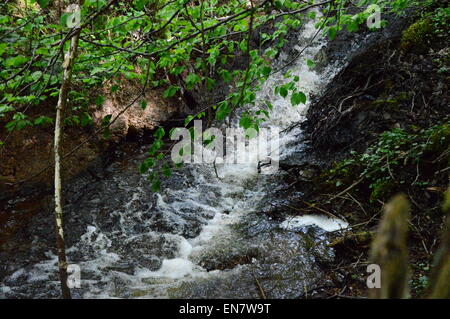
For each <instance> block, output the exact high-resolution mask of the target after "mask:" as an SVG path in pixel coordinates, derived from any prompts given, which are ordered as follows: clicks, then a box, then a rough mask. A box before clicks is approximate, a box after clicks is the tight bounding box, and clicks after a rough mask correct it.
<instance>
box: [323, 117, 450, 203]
mask: <svg viewBox="0 0 450 319" xmlns="http://www.w3.org/2000/svg"><path fill="white" fill-rule="evenodd" d="M449 148H450V122H447V123H445V124H442V125H436V126H433V127H431V128H428V129H422V130H420V131H418V132H416V133H408V132H406V131H405V130H403V129H392V130H390V131H386V132H384V133H382V134H381V135H380V136H379V138H378V141H377V142H376V143H374V144H373V145H371V146H370V147H369V148H368V149H367V150H366V151H365V152H364V153H363V154H357V153H355V152H352V155H353V156H352V157H351V158H349V159H346V160H344V161H342V162H340V163H337V164H336V165H335V166H334V167H333V169H331V170H330V171H329V172H328V173H329V174H330V175H331V176H334V180H335V186H337V187H346V186H348V184H349V183H352V182H353V181H354V179H355V178H364V179H366V180H367V181H368V184H369V189H370V192H371V196H370V199H371V201H372V202H375V201H377V200H385V199H387V198H389V197H390V196H391V195H392V194H393V192H394V191H398V188H399V187H400V186H401V185H402V184H405V183H407V182H411V183H413V184H415V185H416V186H417V187H426V186H427V185H428V183H427V182H426V181H420V180H419V179H416V178H415V177H414V178H413V179H412V180H408V179H406V178H405V176H402V175H397V174H398V173H397V172H401V171H402V168H404V167H412V168H414V169H415V168H416V167H417V165H420V164H422V163H423V161H424V160H425V159H426V158H427V156H429V155H430V154H434V155H435V156H438V155H441V154H443V153H444V152H445V151H446V150H448V149H449ZM413 176H415V175H413ZM327 178H331V177H330V176H328V177H327Z"/></svg>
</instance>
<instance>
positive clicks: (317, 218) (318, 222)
mask: <svg viewBox="0 0 450 319" xmlns="http://www.w3.org/2000/svg"><path fill="white" fill-rule="evenodd" d="M313 225H314V226H317V227H319V228H321V229H323V230H325V231H327V232H331V231H336V230H339V229H344V228H347V227H348V223H347V222H345V221H343V220H341V219H338V218H331V217H327V216H322V215H305V216H297V217H294V218H290V219H286V220H285V221H284V222H282V223H281V224H280V227H281V228H283V229H287V230H293V229H295V228H299V227H304V226H313Z"/></svg>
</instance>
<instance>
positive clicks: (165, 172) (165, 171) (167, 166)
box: [161, 163, 172, 177]
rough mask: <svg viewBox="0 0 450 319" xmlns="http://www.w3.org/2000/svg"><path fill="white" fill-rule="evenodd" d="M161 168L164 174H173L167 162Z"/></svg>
mask: <svg viewBox="0 0 450 319" xmlns="http://www.w3.org/2000/svg"><path fill="white" fill-rule="evenodd" d="M161 170H162V173H163V175H164V176H166V177H169V176H170V175H172V170H171V169H170V166H169V164H167V163H164V165H163V166H162V168H161Z"/></svg>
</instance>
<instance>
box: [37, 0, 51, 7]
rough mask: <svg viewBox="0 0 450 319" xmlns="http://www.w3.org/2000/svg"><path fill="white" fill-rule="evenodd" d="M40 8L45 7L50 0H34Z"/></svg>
mask: <svg viewBox="0 0 450 319" xmlns="http://www.w3.org/2000/svg"><path fill="white" fill-rule="evenodd" d="M36 2H37V3H38V4H39V6H40V7H41V8H43V9H44V8H46V7H47V6H48V4H49V2H50V0H36Z"/></svg>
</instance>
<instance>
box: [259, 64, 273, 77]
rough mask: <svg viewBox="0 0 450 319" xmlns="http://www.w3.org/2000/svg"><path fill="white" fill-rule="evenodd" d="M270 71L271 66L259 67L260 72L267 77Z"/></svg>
mask: <svg viewBox="0 0 450 319" xmlns="http://www.w3.org/2000/svg"><path fill="white" fill-rule="evenodd" d="M271 72H272V68H271V67H269V66H265V67H263V68H262V69H261V73H262V74H263V75H264V76H265V77H268V76H269V75H270V73H271Z"/></svg>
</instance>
